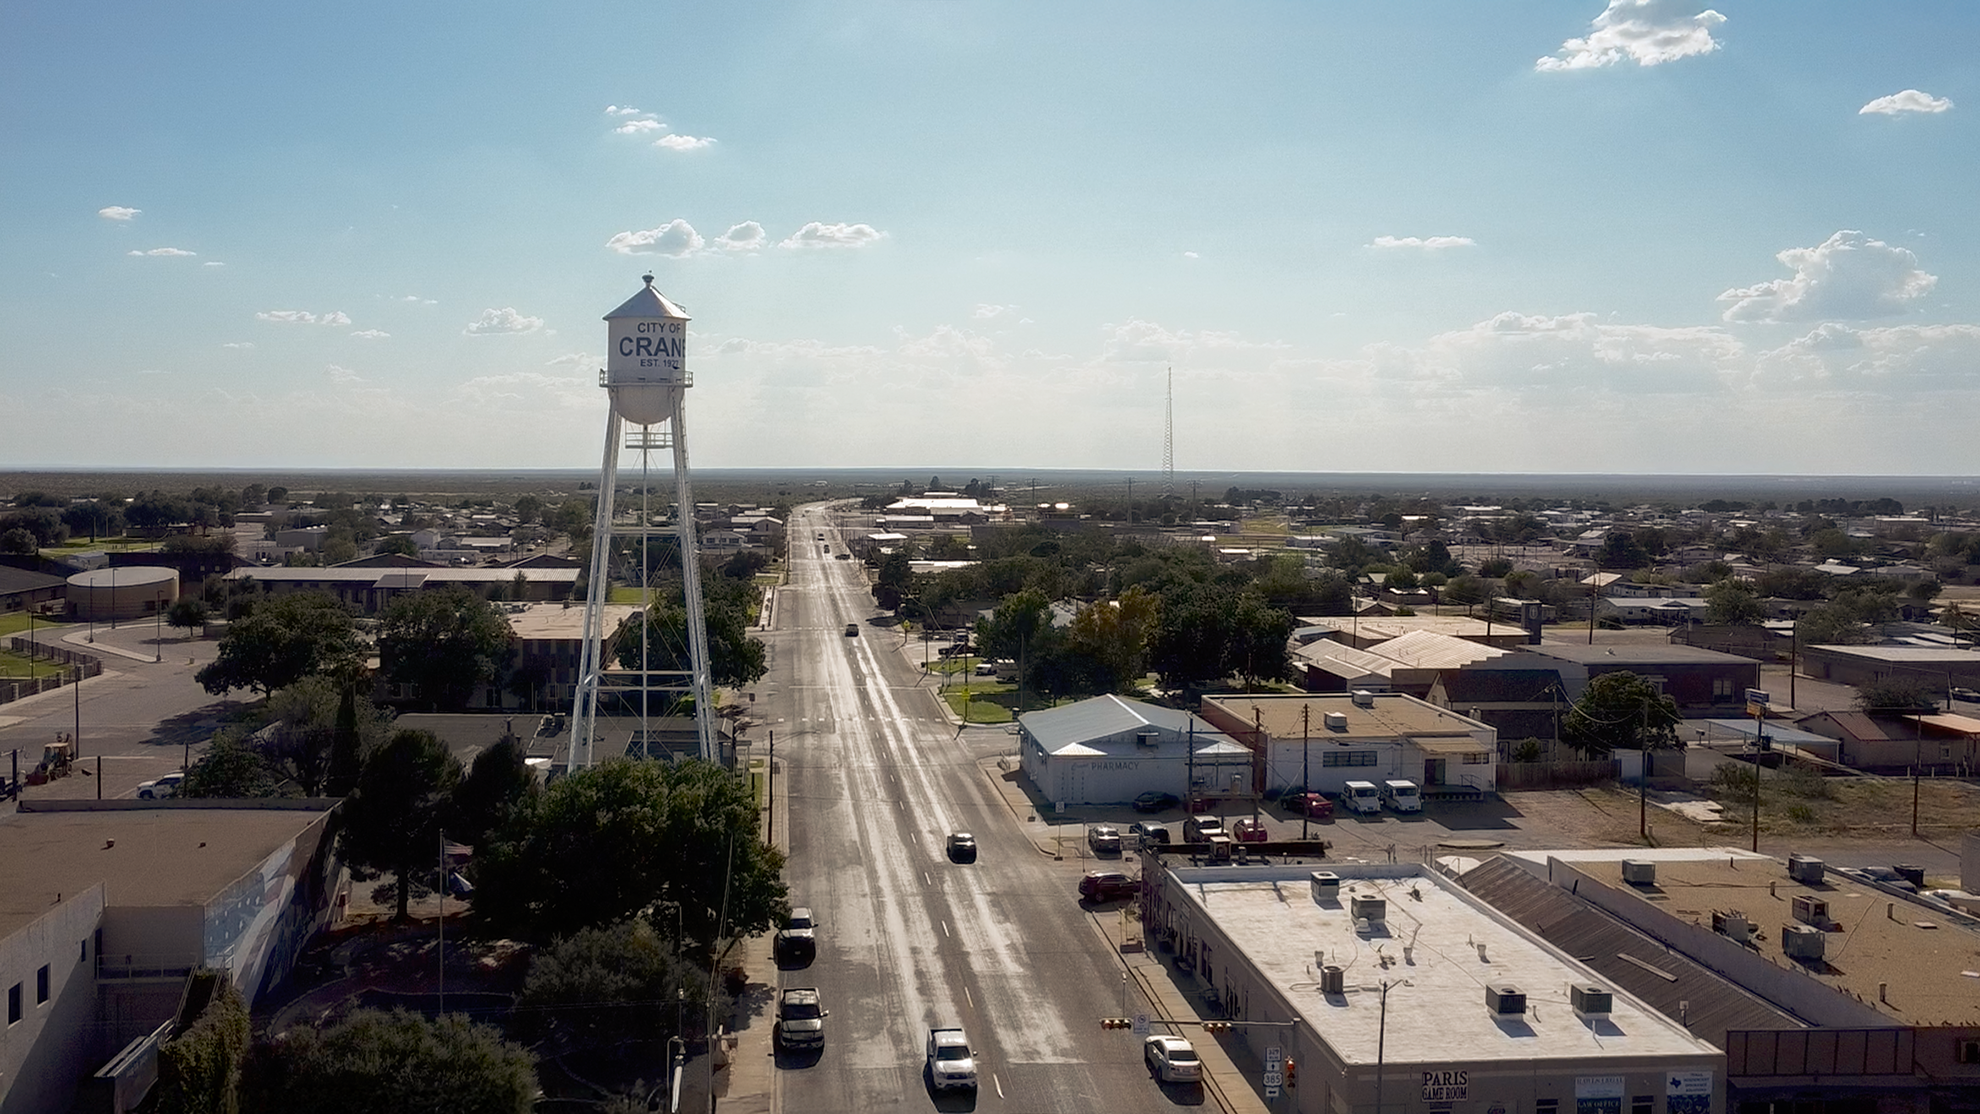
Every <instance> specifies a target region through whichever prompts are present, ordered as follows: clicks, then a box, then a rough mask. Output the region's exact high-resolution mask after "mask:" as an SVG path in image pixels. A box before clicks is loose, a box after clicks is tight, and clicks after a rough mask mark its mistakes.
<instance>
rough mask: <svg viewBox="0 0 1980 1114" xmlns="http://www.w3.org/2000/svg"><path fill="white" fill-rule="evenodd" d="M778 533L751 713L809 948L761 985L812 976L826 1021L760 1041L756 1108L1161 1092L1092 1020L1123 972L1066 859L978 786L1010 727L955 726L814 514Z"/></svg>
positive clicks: (1005, 1102) (1113, 1004) (897, 1106)
mask: <svg viewBox="0 0 1980 1114" xmlns="http://www.w3.org/2000/svg"><path fill="white" fill-rule="evenodd" d="M820 533H823V534H824V540H823V541H821V540H819V538H818V535H819V534H820ZM790 538H791V543H790V552H791V561H790V577H789V580H788V583H787V585H786V586H785V587H783V588H781V589H779V591H778V593H777V600H776V602H775V606H774V608H773V616H774V618H773V627H774V629H773V630H772V631H770V632H768V635H769V637H768V641H769V642H770V644H771V654H772V668H773V678H774V679H773V681H772V682H771V683H769V684H765V685H763V686H760V689H759V691H760V692H761V693H762V694H763V695H765V696H767V697H768V700H767V701H766V702H765V705H764V706H763V707H761V708H760V709H759V716H762V717H763V725H764V726H766V727H769V728H772V729H774V730H775V731H776V735H777V748H776V750H777V765H778V776H777V778H776V781H775V785H774V788H775V792H776V793H777V795H778V797H779V798H780V799H781V800H782V801H783V802H784V807H783V808H782V809H780V816H782V817H784V819H783V820H781V821H780V822H781V823H783V824H784V830H783V832H782V834H781V835H780V837H779V838H780V841H781V842H783V843H784V844H785V845H786V847H787V848H788V850H789V854H790V867H789V869H788V871H787V873H786V877H787V878H788V879H790V882H791V900H792V903H793V904H795V905H801V906H808V907H809V908H810V909H811V910H812V911H813V914H814V915H815V916H816V917H817V918H818V921H819V945H818V955H817V958H816V960H814V961H813V962H812V963H810V964H808V965H805V966H787V967H786V968H785V969H783V970H781V971H780V972H779V973H778V977H779V982H780V985H781V986H816V987H818V988H819V990H820V991H821V994H822V998H823V1004H824V1006H825V1008H826V1009H828V1010H830V1011H831V1016H830V1018H829V1020H828V1021H827V1023H826V1041H825V1048H824V1051H823V1052H822V1053H819V1054H804V1055H792V1054H780V1055H779V1057H778V1072H777V1085H776V1098H777V1103H776V1107H775V1108H776V1109H778V1110H785V1111H806V1112H810V1111H861V1112H866V1111H876V1110H903V1109H905V1110H926V1109H930V1108H931V1107H933V1108H937V1109H945V1110H968V1109H978V1110H1000V1111H1002V1110H1008V1111H1027V1112H1031V1111H1035V1112H1057V1111H1065V1112H1072V1111H1091V1110H1096V1109H1109V1108H1111V1109H1136V1110H1138V1109H1149V1108H1157V1107H1162V1106H1167V1105H1169V1103H1170V1100H1171V1096H1168V1095H1166V1093H1165V1091H1164V1090H1162V1089H1160V1088H1157V1087H1156V1086H1155V1084H1154V1083H1152V1082H1150V1081H1149V1079H1148V1077H1147V1073H1146V1072H1145V1070H1144V1069H1143V1068H1142V1066H1141V1061H1140V1059H1139V1056H1140V1047H1139V1043H1138V1042H1137V1041H1135V1040H1133V1039H1131V1034H1129V1033H1126V1032H1118V1031H1110V1032H1103V1031H1102V1030H1101V1029H1100V1027H1099V1018H1100V1017H1102V1016H1108V1015H1118V1014H1120V1013H1121V1012H1122V994H1123V989H1122V987H1123V983H1122V979H1121V969H1120V967H1119V966H1118V964H1117V963H1116V962H1115V960H1114V958H1113V956H1112V954H1111V952H1110V951H1109V949H1108V947H1107V945H1106V944H1105V942H1104V940H1103V939H1102V938H1101V936H1100V935H1099V933H1098V932H1097V931H1096V930H1095V928H1094V926H1093V925H1092V923H1091V922H1090V920H1089V916H1090V914H1089V913H1088V912H1087V911H1086V910H1085V909H1083V908H1082V907H1081V906H1080V904H1079V903H1078V901H1077V900H1076V897H1075V892H1074V887H1075V885H1076V882H1077V878H1078V874H1079V863H1078V862H1077V860H1076V859H1068V860H1067V861H1064V862H1055V861H1054V860H1053V859H1052V857H1051V856H1049V855H1045V854H1043V853H1041V852H1040V850H1039V849H1038V846H1037V845H1036V843H1035V842H1034V840H1033V838H1032V837H1033V836H1035V835H1037V834H1039V833H1038V830H1037V826H1036V824H1035V823H1028V821H1029V818H1028V817H1021V816H1015V815H1013V813H1012V810H1011V809H1010V807H1009V806H1007V805H1006V804H1005V802H1004V800H1003V798H1002V797H1001V796H1000V795H999V794H998V793H997V791H996V790H995V788H994V786H993V785H992V783H991V781H990V778H991V776H993V774H994V772H995V767H994V764H993V765H992V767H991V769H990V770H989V771H986V769H985V768H984V765H983V763H985V762H987V761H990V760H992V759H993V758H994V756H996V755H998V754H1000V753H1009V752H1010V751H1011V749H1012V746H1013V739H1012V737H1011V736H1010V735H1008V734H1006V733H1004V732H1003V731H1000V730H986V729H981V728H977V729H970V730H966V731H964V732H962V733H961V737H960V738H958V733H957V731H956V728H955V727H954V725H953V724H952V723H950V722H949V721H948V720H947V719H946V718H945V717H944V716H943V715H942V714H941V711H940V709H939V708H938V706H937V703H936V699H935V697H934V695H933V694H932V693H931V691H930V689H929V686H928V685H925V684H921V683H919V681H920V677H919V669H918V668H917V667H916V666H915V665H914V664H912V663H910V662H909V661H908V660H907V657H906V656H904V655H903V654H902V653H901V652H900V646H901V638H902V636H901V634H900V633H899V631H898V630H895V629H891V628H888V627H887V626H885V625H883V624H882V623H881V619H882V616H881V613H880V612H878V611H877V609H876V608H875V607H874V606H873V601H872V597H871V595H870V593H869V592H868V590H867V586H866V581H865V578H864V576H863V575H862V573H861V571H860V566H859V565H858V563H857V562H853V561H841V560H837V559H835V558H834V557H833V556H832V555H830V554H827V553H826V552H825V547H827V546H829V547H830V548H831V549H832V550H833V551H835V552H837V551H840V550H841V549H842V547H843V539H842V538H841V537H840V535H839V533H838V530H837V529H836V526H835V524H834V522H833V521H832V520H831V519H830V517H829V516H828V515H827V514H826V513H825V511H824V510H823V509H822V508H820V507H807V508H802V509H800V510H799V511H798V512H797V513H796V514H795V515H793V517H792V520H791V533H790ZM848 623H853V624H856V626H857V628H858V630H859V632H860V633H859V634H858V636H856V637H849V636H847V635H846V634H845V630H846V625H847V624H848ZM1027 827H1030V828H1032V832H1031V833H1030V834H1027V832H1026V831H1025V830H1024V829H1025V828H1027ZM957 830H963V831H970V832H973V833H974V834H975V835H976V837H977V841H978V843H979V845H980V846H981V854H980V857H979V859H978V861H977V862H975V863H973V864H956V863H951V862H950V861H949V860H948V858H947V854H946V848H945V841H946V838H947V836H948V833H949V832H951V831H957ZM1100 915H1103V916H1116V915H1118V914H1116V913H1114V912H1112V911H1111V910H1109V911H1105V912H1103V913H1101V914H1100ZM1138 1008H1140V1003H1139V1002H1138V1001H1130V1002H1129V1003H1128V1012H1133V1011H1134V1010H1135V1009H1138ZM932 1025H961V1026H962V1027H963V1028H964V1029H966V1030H967V1031H968V1034H969V1037H970V1040H971V1042H972V1044H973V1045H974V1046H975V1047H976V1049H977V1055H978V1061H977V1064H978V1075H979V1078H980V1080H981V1085H980V1087H979V1088H978V1091H977V1093H976V1094H975V1095H974V1096H965V1095H961V1094H954V1095H944V1096H939V1097H938V1096H935V1095H933V1094H931V1093H930V1091H929V1090H928V1088H927V1086H926V1083H925V1081H924V1078H923V1073H922V1065H923V1062H924V1056H923V1042H924V1041H925V1039H926V1035H927V1030H928V1028H929V1026H932ZM1173 1097H1174V1098H1175V1099H1176V1100H1177V1101H1183V1102H1188V1101H1191V1096H1188V1095H1178V1096H1173Z"/></svg>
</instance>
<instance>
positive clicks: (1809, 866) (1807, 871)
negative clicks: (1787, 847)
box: [1788, 855, 1822, 886]
mask: <svg viewBox="0 0 1980 1114" xmlns="http://www.w3.org/2000/svg"><path fill="white" fill-rule="evenodd" d="M1788 877H1789V878H1792V879H1794V880H1795V881H1797V882H1799V883H1801V884H1802V885H1804V886H1819V885H1821V884H1822V860H1820V859H1816V858H1811V857H1809V856H1807V855H1789V856H1788Z"/></svg>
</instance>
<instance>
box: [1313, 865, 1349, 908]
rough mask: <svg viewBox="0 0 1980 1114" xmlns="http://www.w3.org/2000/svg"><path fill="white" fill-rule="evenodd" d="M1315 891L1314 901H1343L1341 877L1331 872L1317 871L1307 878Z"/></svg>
mask: <svg viewBox="0 0 1980 1114" xmlns="http://www.w3.org/2000/svg"><path fill="white" fill-rule="evenodd" d="M1306 879H1307V883H1308V885H1310V886H1311V887H1312V889H1313V900H1314V901H1316V902H1320V901H1339V900H1340V899H1341V876H1340V875H1338V874H1335V873H1334V872H1333V871H1331V870H1316V871H1314V872H1313V873H1312V874H1309V875H1307V876H1306Z"/></svg>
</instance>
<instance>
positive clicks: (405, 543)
mask: <svg viewBox="0 0 1980 1114" xmlns="http://www.w3.org/2000/svg"><path fill="white" fill-rule="evenodd" d="M377 552H379V553H396V554H398V555H399V556H401V557H417V556H419V546H418V545H416V544H415V543H414V542H413V540H412V537H411V536H410V535H407V534H393V535H391V536H389V537H386V538H384V539H382V540H380V541H379V543H378V549H377Z"/></svg>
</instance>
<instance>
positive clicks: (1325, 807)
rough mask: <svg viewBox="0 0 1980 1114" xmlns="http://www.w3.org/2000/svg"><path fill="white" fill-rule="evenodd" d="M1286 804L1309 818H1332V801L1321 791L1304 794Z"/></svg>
mask: <svg viewBox="0 0 1980 1114" xmlns="http://www.w3.org/2000/svg"><path fill="white" fill-rule="evenodd" d="M1280 800H1285V798H1283V797H1282V798H1280ZM1288 805H1289V807H1290V808H1291V809H1292V810H1293V811H1294V812H1296V813H1299V814H1300V815H1303V816H1305V817H1306V818H1307V819H1309V820H1332V819H1333V818H1334V802H1332V801H1330V800H1328V799H1327V797H1326V795H1325V794H1323V793H1308V794H1305V795H1304V796H1302V797H1299V798H1297V799H1295V800H1293V801H1290V802H1288Z"/></svg>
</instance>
